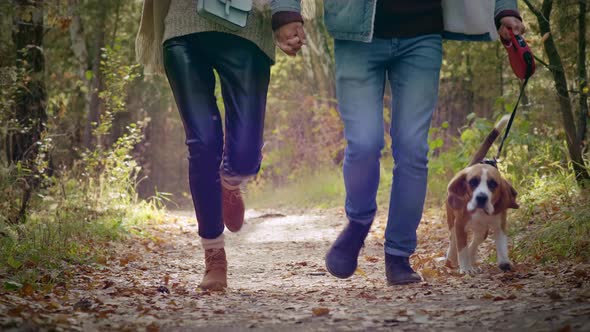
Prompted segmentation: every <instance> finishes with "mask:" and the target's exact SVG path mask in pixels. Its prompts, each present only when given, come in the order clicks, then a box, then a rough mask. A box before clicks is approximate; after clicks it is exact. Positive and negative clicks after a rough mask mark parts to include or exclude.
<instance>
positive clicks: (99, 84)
mask: <svg viewBox="0 0 590 332" xmlns="http://www.w3.org/2000/svg"><path fill="white" fill-rule="evenodd" d="M106 14H107V8H106V5H105V6H103V7H102V8H101V10H100V13H99V19H98V26H97V27H96V36H95V38H94V42H95V44H94V45H95V46H94V49H95V53H94V56H93V59H92V81H91V83H90V91H89V93H90V103H89V110H88V114H87V117H86V125H85V126H84V146H85V147H86V148H88V149H91V148H93V147H94V146H95V144H96V143H98V144H100V142H96V141H95V139H96V138H95V137H93V135H92V129H93V128H94V127H95V126H96V124H97V123H98V122H99V121H100V114H101V109H102V107H103V103H102V101H101V100H100V97H99V93H100V91H101V90H102V89H103V80H102V74H101V71H100V59H101V53H102V49H103V48H104V46H105V29H106Z"/></svg>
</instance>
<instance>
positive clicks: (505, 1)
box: [494, 0, 518, 16]
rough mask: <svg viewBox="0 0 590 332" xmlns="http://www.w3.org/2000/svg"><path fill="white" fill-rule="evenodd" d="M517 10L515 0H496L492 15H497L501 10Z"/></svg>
mask: <svg viewBox="0 0 590 332" xmlns="http://www.w3.org/2000/svg"><path fill="white" fill-rule="evenodd" d="M506 10H508V11H514V12H517V11H518V4H517V2H516V0H496V9H495V11H494V16H497V15H498V14H500V13H501V12H502V11H506Z"/></svg>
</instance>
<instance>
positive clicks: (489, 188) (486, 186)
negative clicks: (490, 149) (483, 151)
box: [447, 164, 518, 215]
mask: <svg viewBox="0 0 590 332" xmlns="http://www.w3.org/2000/svg"><path fill="white" fill-rule="evenodd" d="M516 195H517V192H516V190H514V188H513V187H512V185H510V183H509V182H508V181H506V180H504V179H503V178H502V176H501V175H500V172H498V170H497V169H496V168H495V167H493V166H491V165H487V164H477V165H473V166H471V167H467V168H465V169H464V170H462V171H461V172H459V174H457V175H456V176H455V178H453V180H451V183H449V187H448V198H447V202H448V204H449V205H450V206H451V208H453V209H455V210H461V209H463V208H466V210H467V211H468V212H470V213H472V212H475V210H477V209H481V210H482V211H484V212H485V213H486V214H488V215H493V214H494V213H499V212H501V211H504V210H506V209H509V208H511V209H518V204H517V203H516Z"/></svg>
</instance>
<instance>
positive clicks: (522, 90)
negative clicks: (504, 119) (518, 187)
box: [495, 77, 529, 159]
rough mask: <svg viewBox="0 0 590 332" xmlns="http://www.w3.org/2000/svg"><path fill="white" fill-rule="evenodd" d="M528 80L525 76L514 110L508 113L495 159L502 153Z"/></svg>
mask: <svg viewBox="0 0 590 332" xmlns="http://www.w3.org/2000/svg"><path fill="white" fill-rule="evenodd" d="M528 82H529V78H528V77H527V78H525V80H524V82H523V83H522V86H521V87H520V93H519V94H518V99H517V100H516V105H514V110H512V114H511V115H510V120H508V125H507V126H506V131H505V132H504V137H502V141H501V142H500V146H499V147H498V154H496V158H495V159H499V158H500V154H501V153H502V147H503V146H504V141H505V140H506V138H507V137H508V133H509V132H510V127H512V122H513V121H514V118H515V117H516V110H517V109H518V105H519V104H520V99H521V98H522V95H524V89H525V87H526V84H527V83H528Z"/></svg>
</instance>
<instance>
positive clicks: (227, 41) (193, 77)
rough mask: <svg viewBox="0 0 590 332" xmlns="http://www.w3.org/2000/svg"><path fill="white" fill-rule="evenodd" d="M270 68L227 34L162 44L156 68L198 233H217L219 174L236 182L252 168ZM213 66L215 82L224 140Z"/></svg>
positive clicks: (252, 48) (245, 44)
mask: <svg viewBox="0 0 590 332" xmlns="http://www.w3.org/2000/svg"><path fill="white" fill-rule="evenodd" d="M270 65H271V60H270V59H269V57H268V56H267V55H266V54H265V53H264V52H262V51H261V50H260V49H259V48H258V47H257V46H256V45H255V44H254V43H252V42H250V41H249V40H246V39H244V38H241V37H238V36H235V35H232V34H226V33H221V32H202V33H195V34H190V35H185V36H180V37H175V38H172V39H169V40H167V41H166V42H165V43H164V66H165V69H166V76H167V77H168V81H169V82H170V86H171V87H172V92H173V93H174V98H175V100H176V104H177V106H178V110H179V111H180V115H181V117H182V121H183V123H184V129H185V132H186V144H187V146H188V151H189V157H188V158H189V182H190V190H191V195H192V198H193V203H194V206H195V211H196V213H197V220H198V223H199V235H200V236H201V237H203V238H206V239H213V238H216V237H218V236H219V235H221V234H222V233H223V229H224V225H223V221H222V217H221V216H222V212H221V182H220V176H221V177H224V178H228V179H233V180H241V179H245V178H247V177H249V176H252V175H255V174H256V173H257V172H258V170H259V169H260V161H261V158H262V157H261V149H262V133H263V129H264V113H265V108H266V93H267V91H268V83H269V79H270ZM214 69H215V70H216V71H217V73H218V74H219V78H220V82H221V93H222V96H223V105H224V108H225V140H224V135H223V129H222V123H221V114H220V112H219V109H218V107H217V103H216V99H215V76H214V74H213V70H214Z"/></svg>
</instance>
